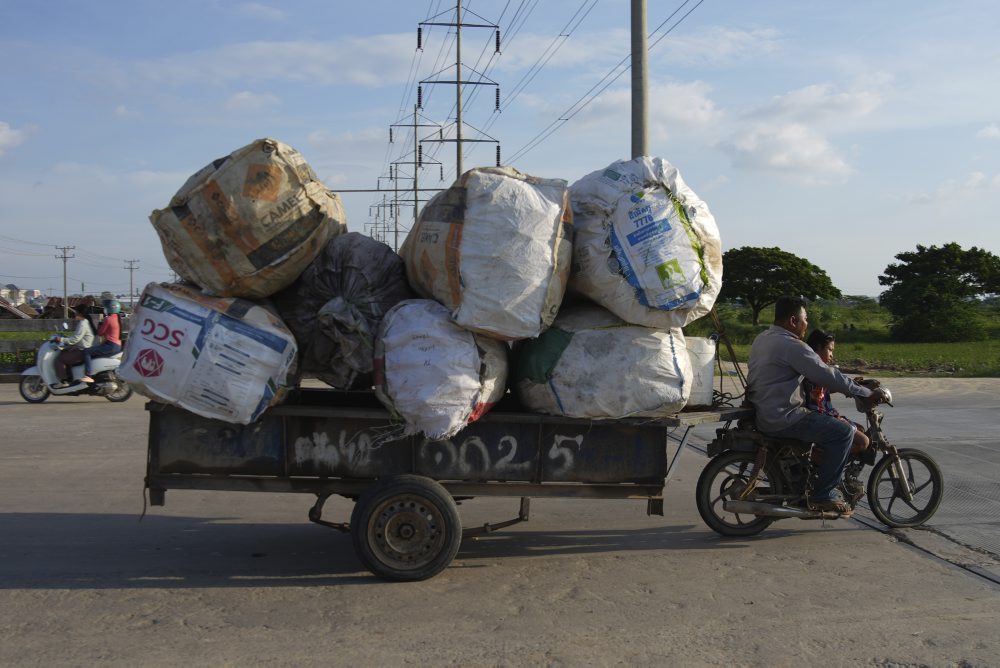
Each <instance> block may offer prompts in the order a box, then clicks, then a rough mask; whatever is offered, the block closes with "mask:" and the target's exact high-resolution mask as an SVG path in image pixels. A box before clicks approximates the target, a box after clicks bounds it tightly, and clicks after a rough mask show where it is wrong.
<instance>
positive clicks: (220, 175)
mask: <svg viewBox="0 0 1000 668" xmlns="http://www.w3.org/2000/svg"><path fill="white" fill-rule="evenodd" d="M150 221H151V222H152V223H153V227H154V228H155V229H156V232H157V234H158V235H159V237H160V242H161V244H162V245H163V252H164V255H165V256H166V259H167V262H168V263H169V264H170V267H171V269H173V270H174V271H175V272H176V273H177V274H178V275H179V276H180V277H181V278H182V279H183V280H184V283H182V284H155V283H154V284H150V285H148V286H146V289H145V290H144V292H143V294H142V297H141V298H140V300H139V304H138V305H137V308H136V311H135V313H134V314H133V316H132V319H133V323H134V324H133V326H132V333H131V336H130V338H129V341H128V344H127V346H126V349H125V357H124V359H123V360H122V365H121V371H120V374H121V376H122V378H124V379H125V380H126V381H127V382H129V383H130V384H131V385H133V387H135V389H136V390H138V391H139V392H141V393H142V394H144V395H146V396H148V397H150V398H152V399H156V400H158V401H163V402H167V403H171V404H175V405H177V406H179V407H181V408H184V409H187V410H189V411H192V412H194V413H197V414H199V415H203V416H205V417H209V418H218V419H221V420H226V421H228V422H235V423H240V424H247V423H249V422H252V421H253V420H255V419H256V418H257V417H258V416H259V415H260V414H261V413H262V412H263V411H264V410H265V409H266V408H267V407H268V406H271V405H274V404H276V403H279V402H280V401H281V400H282V398H283V396H284V394H285V391H286V389H287V388H288V387H290V386H293V385H294V384H295V367H296V363H297V361H298V345H297V343H296V340H295V337H294V336H293V333H292V332H291V331H290V330H289V328H288V327H287V326H286V325H285V324H284V322H283V321H282V319H281V318H280V317H279V315H278V313H277V311H276V310H275V308H274V306H273V305H272V304H271V303H270V302H269V301H268V300H267V299H266V298H267V297H269V296H270V295H272V294H274V293H275V292H277V291H279V290H281V289H283V288H286V287H288V286H289V285H291V284H292V283H293V282H294V281H295V280H296V279H297V278H298V277H299V276H300V275H301V274H302V273H303V272H304V271H305V270H306V269H307V267H308V266H309V265H310V263H312V262H313V260H314V259H315V258H316V257H317V256H318V255H319V254H320V253H322V252H323V250H324V249H325V247H326V245H327V244H328V243H329V242H330V241H331V240H332V239H334V238H335V237H337V236H338V235H340V234H341V233H342V232H344V231H346V228H347V225H346V222H345V220H344V212H343V207H342V206H341V203H340V198H339V197H338V196H337V195H335V194H334V193H331V192H329V191H328V190H327V189H326V188H325V187H323V185H322V184H321V183H320V181H319V180H318V179H317V178H316V175H315V173H314V172H313V171H312V169H311V168H310V167H309V165H308V164H307V163H306V161H305V160H304V159H303V158H302V156H301V154H299V152H298V151H296V150H295V149H293V148H292V147H290V146H287V145H285V144H283V143H281V142H279V141H275V140H273V139H261V140H258V141H255V142H253V143H252V144H250V145H248V146H245V147H243V148H241V149H239V150H237V151H234V152H233V153H232V154H230V155H228V156H226V157H224V158H220V159H218V160H215V161H214V162H212V163H211V164H210V165H208V166H206V167H205V168H204V169H201V170H200V171H198V172H197V173H195V174H194V175H193V176H191V178H189V179H188V180H187V182H186V183H185V184H184V185H183V186H182V187H181V189H180V190H179V191H178V192H177V194H176V195H174V197H173V199H171V201H170V204H169V206H168V207H167V208H165V209H160V210H157V211H154V212H153V213H152V215H151V216H150Z"/></svg>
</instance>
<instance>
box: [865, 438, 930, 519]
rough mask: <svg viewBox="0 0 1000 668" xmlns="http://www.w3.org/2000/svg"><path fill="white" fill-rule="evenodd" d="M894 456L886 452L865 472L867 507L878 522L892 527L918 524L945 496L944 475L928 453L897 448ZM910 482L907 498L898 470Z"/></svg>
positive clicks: (928, 517) (927, 516) (927, 517)
mask: <svg viewBox="0 0 1000 668" xmlns="http://www.w3.org/2000/svg"><path fill="white" fill-rule="evenodd" d="M898 452H899V466H898V467H897V466H896V465H895V464H896V458H895V457H893V456H892V455H886V456H885V457H883V458H882V459H880V460H879V462H878V463H877V464H875V468H874V469H872V472H871V475H870V476H868V490H867V491H868V507H869V508H870V509H871V511H872V514H873V515H874V516H875V518H876V519H878V521H879V522H881V523H882V524H885V525H886V526H889V527H892V528H893V529H901V528H905V527H915V526H920V525H921V524H923V523H924V522H926V521H927V520H929V519H930V518H931V516H932V515H934V513H935V512H937V509H938V506H939V505H941V498H942V497H943V496H944V475H943V474H942V473H941V468H940V467H939V466H938V465H937V462H935V461H934V460H933V459H932V458H931V456H930V455H928V454H927V453H926V452H923V451H921V450H916V449H914V448H900V449H899V451H898ZM899 469H902V474H903V476H905V479H906V480H907V482H908V483H909V487H910V490H911V499H909V500H907V499H906V494H905V493H904V489H903V487H902V479H901V477H900V470H899Z"/></svg>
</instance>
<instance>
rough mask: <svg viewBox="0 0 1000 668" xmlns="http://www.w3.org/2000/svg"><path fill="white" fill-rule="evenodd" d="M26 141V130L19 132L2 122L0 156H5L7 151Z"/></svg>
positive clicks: (0, 123)
mask: <svg viewBox="0 0 1000 668" xmlns="http://www.w3.org/2000/svg"><path fill="white" fill-rule="evenodd" d="M24 139H25V131H24V130H17V129H15V128H12V127H10V124H9V123H5V122H4V121H0V155H3V154H4V152H5V151H6V150H7V149H9V148H13V147H15V146H17V145H19V144H21V143H22V142H24Z"/></svg>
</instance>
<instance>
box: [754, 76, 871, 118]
mask: <svg viewBox="0 0 1000 668" xmlns="http://www.w3.org/2000/svg"><path fill="white" fill-rule="evenodd" d="M882 102H883V96H882V94H881V93H880V92H879V90H878V89H875V88H869V89H860V90H837V89H836V87H835V86H834V85H833V84H831V83H820V84H813V85H810V86H805V87H804V88H799V89H797V90H793V91H791V92H788V93H785V94H784V95H777V96H775V97H774V98H772V99H771V101H770V102H769V103H768V104H766V105H764V106H763V107H761V108H759V109H757V110H756V111H754V112H752V114H751V116H754V117H760V118H770V119H775V118H781V119H786V120H791V121H796V122H803V123H805V122H816V121H821V120H827V119H835V120H837V121H842V120H843V119H845V118H858V117H861V116H867V115H868V114H871V113H872V112H873V111H875V110H876V109H878V107H880V106H881V105H882Z"/></svg>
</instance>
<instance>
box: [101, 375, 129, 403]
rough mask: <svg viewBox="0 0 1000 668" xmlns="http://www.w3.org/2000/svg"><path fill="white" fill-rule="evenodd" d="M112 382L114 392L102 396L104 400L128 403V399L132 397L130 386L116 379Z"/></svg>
mask: <svg viewBox="0 0 1000 668" xmlns="http://www.w3.org/2000/svg"><path fill="white" fill-rule="evenodd" d="M114 382H115V383H116V385H117V386H116V387H115V390H114V391H113V392H111V393H109V394H106V395H104V398H105V399H107V400H108V401H110V402H112V403H119V402H122V401H128V399H129V397H131V396H132V386H131V385H129V384H128V383H126V382H125V381H124V380H122V379H120V378H116V379H115V381H114Z"/></svg>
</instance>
